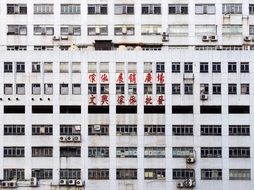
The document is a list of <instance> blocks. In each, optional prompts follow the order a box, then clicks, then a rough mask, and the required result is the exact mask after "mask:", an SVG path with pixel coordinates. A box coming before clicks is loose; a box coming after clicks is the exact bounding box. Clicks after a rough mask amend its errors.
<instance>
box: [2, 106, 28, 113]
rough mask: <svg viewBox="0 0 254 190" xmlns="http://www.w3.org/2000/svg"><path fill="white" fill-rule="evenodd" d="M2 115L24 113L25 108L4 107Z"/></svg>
mask: <svg viewBox="0 0 254 190" xmlns="http://www.w3.org/2000/svg"><path fill="white" fill-rule="evenodd" d="M4 113H14V114H15V113H25V106H4Z"/></svg>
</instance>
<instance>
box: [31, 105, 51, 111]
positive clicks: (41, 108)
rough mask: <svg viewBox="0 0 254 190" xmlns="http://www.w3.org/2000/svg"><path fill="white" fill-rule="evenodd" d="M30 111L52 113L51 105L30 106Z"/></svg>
mask: <svg viewBox="0 0 254 190" xmlns="http://www.w3.org/2000/svg"><path fill="white" fill-rule="evenodd" d="M32 113H53V106H32Z"/></svg>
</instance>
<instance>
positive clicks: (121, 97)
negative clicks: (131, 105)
mask: <svg viewBox="0 0 254 190" xmlns="http://www.w3.org/2000/svg"><path fill="white" fill-rule="evenodd" d="M116 101H117V105H124V104H125V98H124V95H122V94H121V95H118V96H117V100H116Z"/></svg>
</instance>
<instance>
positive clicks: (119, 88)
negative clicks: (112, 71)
mask: <svg viewBox="0 0 254 190" xmlns="http://www.w3.org/2000/svg"><path fill="white" fill-rule="evenodd" d="M116 94H124V84H116Z"/></svg>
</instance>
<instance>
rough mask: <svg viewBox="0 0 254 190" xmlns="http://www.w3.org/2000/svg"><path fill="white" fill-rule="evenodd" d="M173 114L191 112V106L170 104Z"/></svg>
mask: <svg viewBox="0 0 254 190" xmlns="http://www.w3.org/2000/svg"><path fill="white" fill-rule="evenodd" d="M172 113H173V114H193V106H172Z"/></svg>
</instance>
